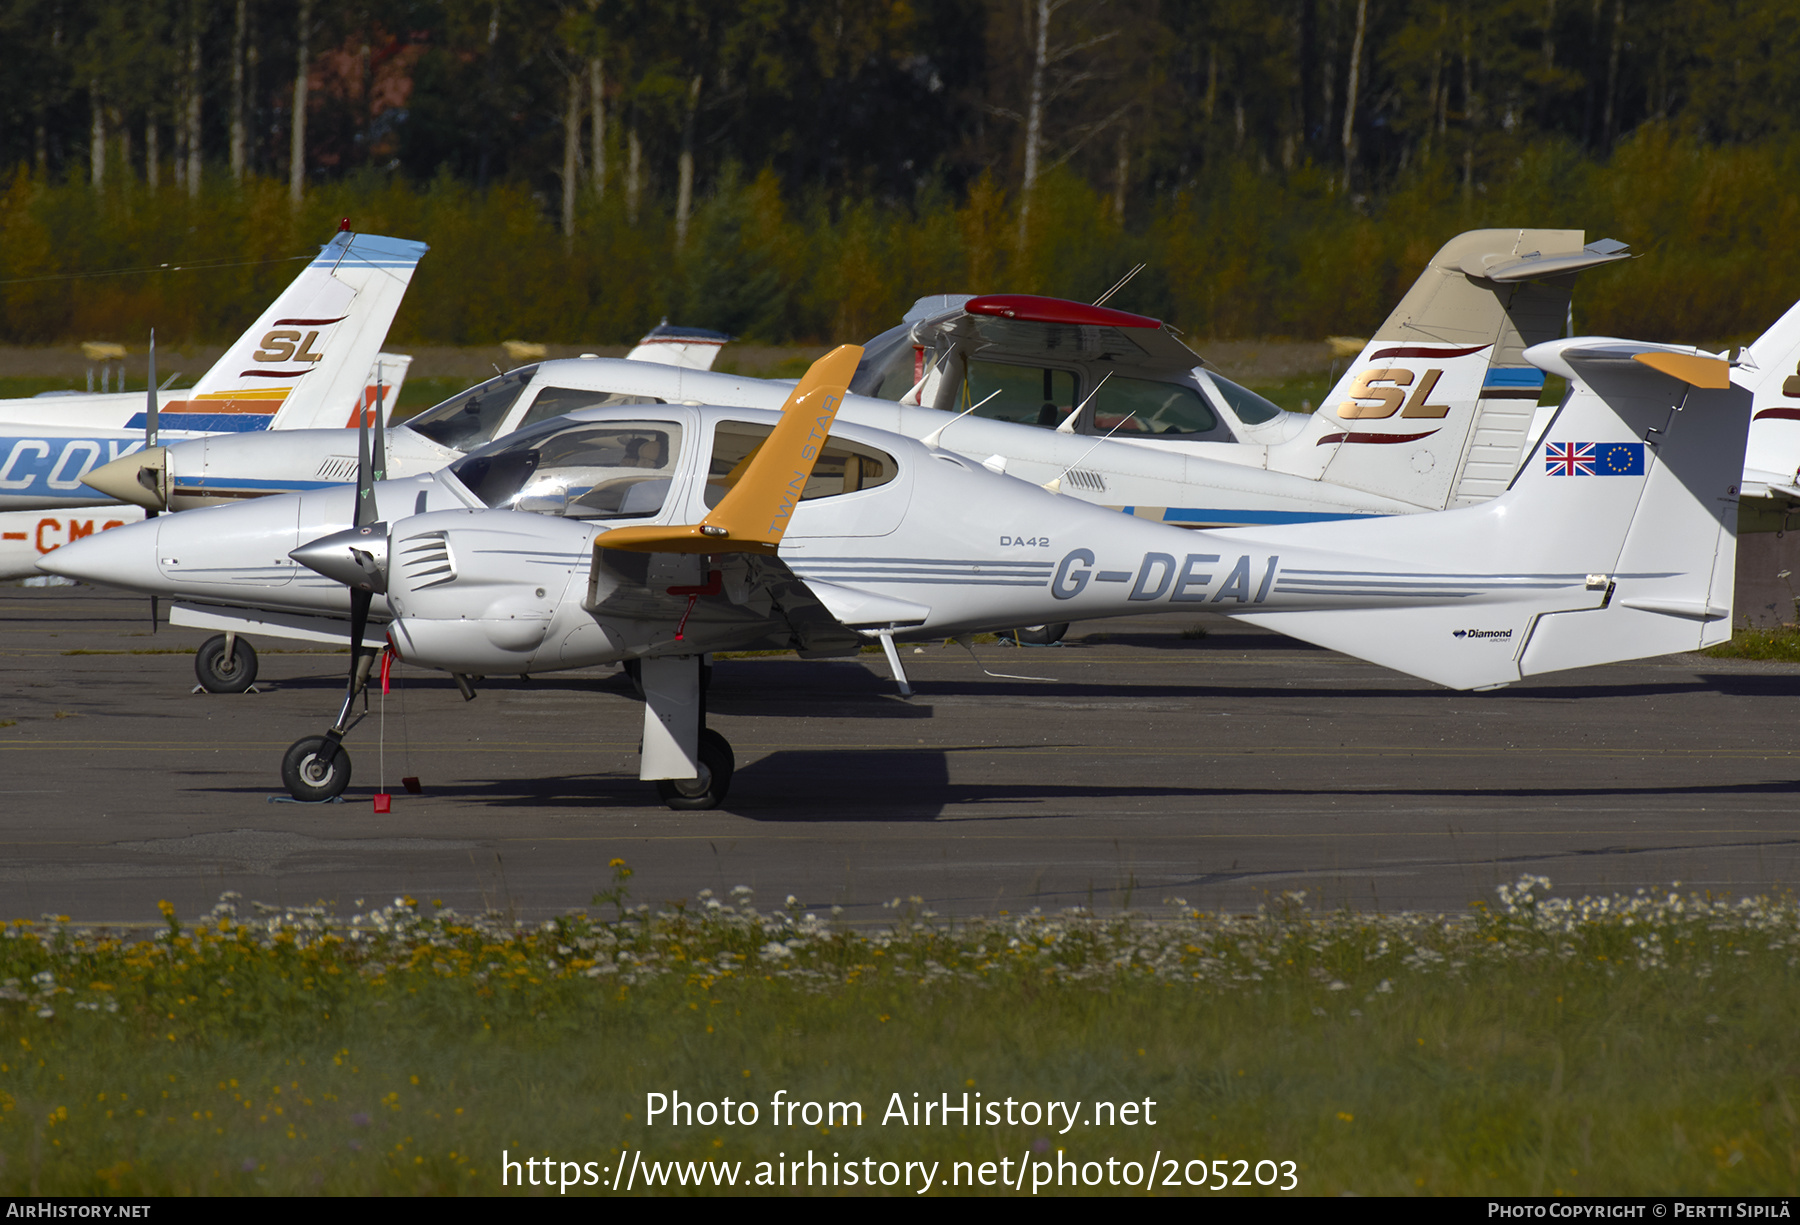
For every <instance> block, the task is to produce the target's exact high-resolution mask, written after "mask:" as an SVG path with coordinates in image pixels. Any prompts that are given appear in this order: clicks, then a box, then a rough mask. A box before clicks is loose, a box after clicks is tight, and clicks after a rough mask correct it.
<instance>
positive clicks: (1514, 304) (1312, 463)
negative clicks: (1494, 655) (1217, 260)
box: [90, 230, 1624, 688]
mask: <svg viewBox="0 0 1800 1225" xmlns="http://www.w3.org/2000/svg"><path fill="white" fill-rule="evenodd" d="M1583 237H1584V236H1583V235H1582V233H1581V232H1580V231H1569V230H1484V231H1475V232H1472V233H1469V234H1464V235H1461V236H1459V237H1458V238H1456V239H1453V240H1452V241H1451V242H1449V243H1447V244H1446V245H1445V246H1444V248H1443V249H1442V250H1440V251H1439V252H1438V254H1437V255H1436V256H1434V257H1433V259H1432V261H1431V263H1430V264H1429V265H1428V267H1427V268H1426V270H1425V272H1424V273H1423V274H1422V275H1421V276H1420V278H1419V280H1418V282H1417V283H1416V284H1415V285H1414V286H1413V287H1412V289H1411V290H1410V291H1409V292H1408V293H1407V295H1406V296H1405V298H1404V299H1403V300H1402V301H1401V303H1400V304H1399V306H1397V307H1396V308H1395V310H1394V312H1393V313H1392V314H1391V315H1390V316H1389V318H1388V320H1387V321H1386V322H1385V323H1384V324H1383V325H1382V327H1381V328H1380V329H1379V330H1378V331H1377V332H1376V334H1375V336H1374V337H1373V338H1372V339H1371V340H1370V342H1369V344H1368V346H1367V348H1366V349H1365V351H1364V354H1363V357H1362V359H1361V360H1360V361H1359V362H1358V363H1356V364H1353V365H1352V366H1351V367H1349V368H1348V369H1347V370H1346V371H1345V373H1344V376H1343V378H1342V379H1341V380H1340V381H1339V383H1338V386H1337V388H1336V390H1335V391H1334V393H1333V394H1332V395H1331V396H1330V397H1328V398H1327V401H1326V403H1325V405H1324V406H1323V407H1322V408H1321V409H1320V410H1319V411H1318V412H1317V413H1315V414H1314V415H1313V416H1312V417H1310V418H1308V417H1304V416H1301V415H1297V414H1289V413H1283V412H1281V411H1280V410H1279V409H1277V408H1275V407H1274V406H1273V405H1271V404H1269V403H1268V402H1267V401H1264V400H1262V399H1261V398H1260V397H1258V396H1256V395H1255V394H1254V393H1252V392H1249V391H1247V390H1245V389H1244V388H1241V387H1238V386H1237V385H1236V384H1233V383H1231V382H1229V381H1228V380H1226V379H1224V378H1223V377H1222V376H1220V375H1219V374H1217V372H1215V371H1213V370H1211V369H1210V368H1208V367H1207V366H1206V365H1205V363H1204V362H1203V361H1202V360H1201V359H1200V358H1199V357H1198V356H1197V355H1195V354H1194V353H1193V352H1192V351H1191V350H1189V349H1188V348H1187V347H1186V346H1185V345H1183V344H1182V343H1181V342H1180V341H1179V340H1177V339H1176V338H1175V337H1174V336H1173V335H1172V334H1171V333H1170V332H1169V331H1168V329H1166V328H1164V327H1163V326H1162V325H1161V324H1160V323H1158V322H1157V321H1156V320H1154V319H1149V318H1146V317H1143V316H1138V315H1129V314H1125V313H1124V312H1120V311H1111V310H1106V309H1103V308H1096V307H1090V306H1085V305H1082V304H1079V303H1070V302H1061V301H1057V300H1054V299H1042V298H1024V297H1017V296H991V297H987V298H975V299H967V298H957V299H953V300H946V301H935V300H923V301H926V302H931V303H932V305H931V306H930V307H928V308H925V309H923V310H922V313H920V315H919V317H918V318H917V319H915V320H914V321H913V322H911V323H906V324H903V325H902V327H901V328H899V329H896V330H895V331H894V332H890V333H887V334H884V336H883V337H879V338H877V340H876V341H875V342H872V347H871V348H870V349H869V350H868V352H867V353H866V355H865V358H864V360H863V361H862V362H861V363H860V364H859V367H858V371H857V373H856V375H855V378H854V379H853V380H852V386H853V387H861V388H864V389H866V390H867V391H869V392H871V393H878V394H879V395H880V396H890V395H892V396H896V397H898V401H896V400H895V399H883V398H876V396H875V395H871V396H860V395H850V396H847V397H846V398H845V401H844V404H843V407H842V410H841V412H840V414H839V419H840V420H842V421H844V422H853V423H857V424H862V425H869V426H874V427H878V428H881V429H885V430H890V431H893V432H896V433H900V434H904V435H907V436H910V437H914V438H920V439H924V440H926V441H927V442H928V443H930V444H931V445H933V446H939V445H941V446H944V447H947V448H949V449H951V450H953V451H955V452H957V453H959V454H961V455H964V456H967V457H970V458H972V459H976V460H979V461H982V462H983V463H985V464H986V465H987V466H988V467H990V468H992V469H994V470H996V471H1002V472H1007V473H1010V474H1012V475H1015V476H1020V477H1024V478H1025V479H1027V480H1030V481H1032V482H1034V483H1040V484H1054V485H1055V486H1056V487H1057V488H1058V489H1059V490H1060V491H1061V492H1063V493H1065V494H1068V495H1070V496H1072V497H1075V498H1079V499H1082V500H1085V501H1089V502H1093V503H1095V504H1097V505H1100V506H1104V507H1107V508H1109V509H1113V510H1124V511H1126V512H1127V513H1129V514H1131V515H1132V516H1133V517H1135V518H1140V519H1152V520H1157V521H1162V522H1168V523H1175V524H1180V525H1182V526H1185V527H1217V526H1233V525H1243V524H1279V523H1301V522H1312V521H1318V520H1329V519H1338V518H1347V517H1364V516H1377V515H1389V514H1406V513H1413V512H1417V511H1420V510H1434V509H1441V508H1443V507H1445V506H1448V505H1453V504H1454V505H1468V504H1474V503H1476V502H1479V501H1481V500H1483V499H1485V498H1487V497H1491V496H1493V495H1494V494H1495V493H1497V492H1498V491H1499V490H1501V489H1503V488H1504V487H1505V485H1506V483H1507V482H1508V481H1509V480H1510V479H1511V477H1512V474H1513V473H1514V472H1515V471H1516V470H1517V467H1518V464H1519V461H1520V459H1521V458H1522V455H1523V450H1524V446H1525V428H1526V426H1527V425H1528V424H1529V422H1530V420H1531V412H1532V409H1533V408H1534V407H1535V405H1536V402H1537V399H1538V395H1539V392H1540V390H1541V388H1542V386H1543V373H1542V372H1541V371H1539V370H1538V369H1536V368H1535V367H1533V366H1531V365H1530V364H1529V363H1527V362H1526V361H1525V360H1524V359H1523V357H1522V354H1523V351H1524V349H1525V347H1526V346H1527V345H1528V344H1531V343H1536V342H1538V341H1542V340H1547V339H1549V338H1551V337H1554V336H1555V335H1556V334H1557V332H1558V331H1559V330H1560V329H1561V326H1562V321H1563V320H1564V318H1565V317H1566V314H1567V311H1568V306H1569V300H1570V292H1571V286H1572V282H1573V278H1574V276H1575V274H1576V273H1577V272H1579V271H1580V270H1581V269H1584V268H1589V267H1594V266H1597V265H1602V264H1606V263H1611V262H1615V261H1617V260H1619V259H1622V258H1624V255H1623V254H1622V252H1623V248H1622V247H1621V245H1620V244H1617V243H1612V242H1608V241H1600V242H1596V243H1592V244H1587V245H1585V246H1584V245H1583ZM652 335H653V336H654V335H655V334H654V333H653V334H652ZM646 339H649V338H646ZM915 376H916V377H915ZM906 379H911V380H912V382H911V383H910V384H905V385H903V384H904V380H906ZM790 391H791V385H790V384H787V383H783V382H772V381H767V380H759V379H751V378H745V377H741V376H736V375H729V374H714V373H710V372H706V371H701V370H695V369H678V368H672V367H670V368H664V367H657V366H649V365H645V364H643V363H642V362H628V361H624V362H622V361H609V360H603V359H577V360H568V361H550V362H543V363H541V364H539V365H536V366H527V367H523V368H521V369H519V370H515V371H513V372H511V373H509V374H505V375H502V376H500V377H498V378H495V379H492V380H489V381H488V382H486V383H483V384H482V385H480V386H479V387H475V388H472V389H470V390H469V391H466V392H463V393H461V394H459V395H457V396H454V397H452V398H451V399H449V400H447V401H445V402H444V403H443V404H441V405H439V406H437V407H436V408H434V409H431V410H429V411H427V412H425V413H423V414H420V415H419V416H417V417H415V418H413V419H412V420H410V421H408V422H407V423H406V424H404V425H402V426H400V427H398V428H396V429H394V430H391V431H388V432H387V434H386V437H385V448H384V450H385V462H383V463H381V464H379V465H378V471H379V472H380V474H381V475H383V476H387V477H396V476H407V475H414V474H422V473H425V472H430V471H434V470H436V469H439V468H441V467H443V466H444V465H446V464H448V463H451V462H453V461H455V460H457V459H458V458H459V457H460V456H461V455H463V454H464V453H465V452H468V451H471V450H474V449H477V448H479V447H481V446H483V445H485V444H487V443H489V442H491V441H492V440H493V439H495V438H500V437H506V436H509V435H512V434H514V433H518V432H521V431H526V430H529V429H532V428H533V427H535V426H537V425H538V424H540V423H541V422H543V421H546V420H549V419H551V418H553V417H556V416H560V415H562V414H564V413H568V412H571V411H575V410H581V409H587V408H596V407H606V406H632V405H645V406H647V405H661V404H683V403H685V404H697V403H706V404H715V405H716V404H727V405H741V406H745V407H757V408H767V409H776V408H779V407H780V406H781V404H782V403H783V402H784V401H785V400H786V399H787V397H788V395H789V393H790ZM921 399H923V400H926V401H929V402H930V403H931V404H932V405H933V407H922V406H915V402H917V401H919V400H921ZM964 404H968V405H970V406H972V408H973V411H972V413H971V415H968V416H966V417H958V416H954V415H952V414H951V412H950V410H953V409H957V408H959V406H962V405H964ZM1040 420H1042V421H1043V422H1045V423H1046V424H1054V425H1055V428H1036V423H1037V422H1038V421H1040ZM1058 423H1059V424H1058ZM1226 423H1229V428H1226ZM1397 426H1398V428H1396V427H1397ZM1095 435H1099V436H1097V437H1096V436H1095ZM146 465H160V467H147V466H146ZM355 470H356V452H355V436H354V435H353V434H352V433H351V432H349V431H346V430H315V431H309V432H306V433H304V434H298V435H295V434H290V435H285V436H284V437H283V438H281V439H279V440H277V439H270V438H257V437H248V436H239V437H213V438H208V439H204V440H201V441H198V442H193V443H188V444H183V445H181V446H177V447H172V448H169V449H167V450H166V452H164V453H162V454H161V455H160V456H155V457H152V458H151V459H149V460H145V461H139V460H136V459H132V460H127V461H121V462H119V463H116V464H114V465H112V466H111V468H110V469H108V470H103V471H100V472H96V473H94V474H91V476H90V480H91V481H93V482H95V483H97V484H99V485H101V486H102V487H104V488H106V489H108V490H110V491H114V492H117V493H118V494H120V495H121V496H124V497H136V498H138V499H140V500H141V501H142V502H143V503H144V504H145V505H147V506H151V507H153V508H155V509H162V508H164V507H170V508H173V509H184V508H192V507H199V506H206V505H215V504H218V503H221V502H226V501H232V500H243V499H245V498H251V497H258V496H263V495H266V494H267V493H269V492H271V490H272V489H273V488H275V487H282V488H288V489H294V490H303V489H318V488H325V487H329V486H331V485H335V484H341V483H343V482H344V481H346V480H348V479H350V477H351V476H352V474H353V473H354V472H355ZM163 491H166V497H165V496H163ZM214 594H215V589H213V588H210V587H207V586H204V585H198V586H195V587H194V588H192V589H189V590H187V591H185V592H184V593H183V596H182V598H181V599H180V600H179V601H178V602H177V603H176V604H175V606H174V608H173V609H172V610H171V613H170V617H171V620H172V621H173V622H174V623H176V624H182V625H189V626H195V627H200V628H211V629H217V630H220V631H223V632H224V633H225V634H226V635H227V636H228V637H227V638H225V639H221V640H219V641H221V642H223V643H225V644H227V645H226V646H225V647H224V648H222V649H225V650H227V651H229V652H235V653H234V654H231V655H230V658H232V659H234V660H235V659H237V658H238V656H239V655H248V646H247V644H246V643H244V642H243V640H242V639H241V638H239V637H238V635H240V634H247V633H251V632H257V633H262V634H271V635H275V636H289V637H303V638H315V639H320V640H326V641H337V640H339V639H341V637H342V634H343V626H342V624H341V622H339V623H336V624H332V623H323V624H321V623H318V622H316V620H315V621H307V620H304V619H302V618H299V617H296V616H295V615H294V614H295V612H296V611H297V610H293V609H291V608H290V609H286V610H283V611H282V614H281V616H280V617H279V618H274V617H251V616H247V615H245V614H244V613H242V612H241V611H238V610H237V609H234V608H231V607H227V606H224V605H222V604H221V603H220V602H218V601H216V600H214V599H213V598H212V597H213V595H214ZM1052 633H1054V631H1052ZM250 658H251V660H252V662H251V664H250V666H249V668H245V667H238V668H237V669H236V670H235V673H234V675H235V676H236V677H237V678H238V679H239V680H240V681H241V679H242V678H243V677H244V676H246V675H253V668H254V663H253V656H251V657H250ZM202 683H203V684H206V685H207V687H208V688H219V687H221V686H220V685H219V684H217V683H207V682H206V680H205V678H204V677H203V678H202ZM239 687H241V685H240V686H239Z"/></svg>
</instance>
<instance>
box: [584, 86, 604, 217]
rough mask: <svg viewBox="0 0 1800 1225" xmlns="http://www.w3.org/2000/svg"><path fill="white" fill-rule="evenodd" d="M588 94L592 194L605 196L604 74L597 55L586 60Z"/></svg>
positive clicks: (602, 197)
mask: <svg viewBox="0 0 1800 1225" xmlns="http://www.w3.org/2000/svg"><path fill="white" fill-rule="evenodd" d="M588 94H589V96H590V98H591V99H592V103H593V108H594V127H593V143H594V158H593V161H594V170H593V174H594V195H595V196H597V197H600V198H601V199H604V198H605V197H606V74H605V70H604V65H603V64H602V63H601V62H600V57H599V56H597V55H596V56H594V57H593V58H592V59H590V60H589V61H588Z"/></svg>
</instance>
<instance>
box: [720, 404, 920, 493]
mask: <svg viewBox="0 0 1800 1225" xmlns="http://www.w3.org/2000/svg"><path fill="white" fill-rule="evenodd" d="M770 429H771V427H770V426H766V425H753V424H751V423H750V422H748V421H721V422H719V424H718V427H717V428H716V429H714V430H713V449H712V463H711V465H710V466H709V467H708V468H707V470H706V505H707V508H708V509H709V510H710V509H711V508H712V507H714V506H717V505H718V504H719V503H720V502H721V501H722V500H723V499H724V497H725V495H726V494H727V493H729V492H731V487H732V486H733V485H736V484H737V483H738V479H739V478H740V477H742V476H743V475H744V470H745V469H747V468H748V467H749V466H750V460H751V459H752V458H753V457H754V456H755V455H756V452H757V450H758V449H759V448H761V446H762V444H763V440H764V439H766V438H767V437H768V436H769V431H770ZM897 470H898V469H897V466H896V465H895V463H894V457H893V456H892V455H889V454H888V453H887V452H885V451H877V450H876V449H875V448H874V447H865V446H863V445H862V444H861V443H860V442H846V441H844V440H843V439H841V438H831V439H828V440H827V441H826V443H825V446H824V449H823V450H821V451H820V452H819V458H818V460H817V461H815V462H814V464H813V470H812V479H811V480H809V481H807V482H806V488H805V490H803V491H802V492H801V494H800V500H801V501H802V502H809V501H811V500H812V499H814V498H829V497H834V496H836V495H837V494H840V493H855V492H856V491H857V490H859V489H873V488H875V487H876V486H877V485H885V484H887V483H888V482H889V481H891V480H893V479H894V474H895V472H896V471H897Z"/></svg>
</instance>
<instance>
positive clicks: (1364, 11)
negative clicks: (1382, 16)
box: [1344, 0, 1369, 194]
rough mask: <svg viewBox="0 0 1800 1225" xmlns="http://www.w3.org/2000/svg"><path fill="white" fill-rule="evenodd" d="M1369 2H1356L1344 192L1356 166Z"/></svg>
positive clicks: (1346, 93) (1346, 86)
mask: <svg viewBox="0 0 1800 1225" xmlns="http://www.w3.org/2000/svg"><path fill="white" fill-rule="evenodd" d="M1368 22H1369V0H1356V35H1355V37H1354V38H1352V39H1351V40H1350V75H1349V77H1348V78H1347V80H1346V81H1345V83H1344V191H1345V193H1346V194H1348V192H1349V191H1350V172H1351V170H1352V169H1353V168H1354V167H1355V165H1356V88H1357V86H1358V85H1359V84H1361V82H1362V49H1363V34H1364V32H1365V31H1366V30H1367V28H1368Z"/></svg>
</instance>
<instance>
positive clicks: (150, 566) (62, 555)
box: [38, 456, 168, 592]
mask: <svg viewBox="0 0 1800 1225" xmlns="http://www.w3.org/2000/svg"><path fill="white" fill-rule="evenodd" d="M132 458H134V459H135V458H136V456H133V457H132ZM161 526H162V525H161V523H160V522H158V521H157V520H155V519H151V520H147V521H145V522H143V523H132V524H128V525H127V526H125V527H115V528H111V529H109V530H107V531H104V532H95V533H94V534H93V535H92V536H85V537H83V538H82V539H80V540H76V541H73V542H71V543H69V544H65V545H63V546H62V547H61V548H59V549H52V550H51V551H50V552H49V553H47V554H45V555H44V557H42V558H41V559H39V561H38V569H40V570H44V571H47V572H49V573H51V574H60V575H62V576H63V577H64V578H78V579H82V580H84V581H86V582H89V583H101V584H104V585H106V586H108V587H129V588H135V589H137V590H139V591H151V592H155V591H160V590H162V589H164V588H165V587H166V586H167V585H168V584H167V583H166V581H165V580H164V579H163V575H162V572H161V570H160V569H159V568H158V566H157V564H156V541H157V532H158V531H159V530H160V528H161Z"/></svg>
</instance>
